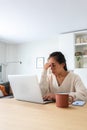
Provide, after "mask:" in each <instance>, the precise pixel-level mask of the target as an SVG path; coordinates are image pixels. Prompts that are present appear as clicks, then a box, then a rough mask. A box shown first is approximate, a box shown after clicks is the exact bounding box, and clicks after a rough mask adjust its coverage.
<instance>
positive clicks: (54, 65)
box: [48, 57, 65, 75]
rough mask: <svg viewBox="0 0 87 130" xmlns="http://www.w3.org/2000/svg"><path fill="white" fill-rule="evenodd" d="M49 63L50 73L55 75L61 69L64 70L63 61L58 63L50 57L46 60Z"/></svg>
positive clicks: (59, 72)
mask: <svg viewBox="0 0 87 130" xmlns="http://www.w3.org/2000/svg"><path fill="white" fill-rule="evenodd" d="M48 62H49V64H50V67H51V70H52V73H53V74H54V75H57V74H61V72H62V70H64V65H65V64H64V63H62V64H59V63H58V62H57V61H56V60H55V59H54V58H53V57H51V58H50V59H49V60H48Z"/></svg>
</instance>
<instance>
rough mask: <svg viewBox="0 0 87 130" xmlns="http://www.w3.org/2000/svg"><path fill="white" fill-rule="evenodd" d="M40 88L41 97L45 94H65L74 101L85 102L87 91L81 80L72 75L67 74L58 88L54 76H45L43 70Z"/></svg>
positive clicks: (45, 71)
mask: <svg viewBox="0 0 87 130" xmlns="http://www.w3.org/2000/svg"><path fill="white" fill-rule="evenodd" d="M39 85H40V88H41V91H42V95H43V96H44V95H46V94H47V93H50V92H51V93H54V94H55V93H57V92H65V93H69V95H71V96H73V97H74V100H84V101H87V90H86V88H85V86H84V84H83V82H82V81H81V78H80V77H79V76H78V75H77V74H75V73H73V72H69V73H68V75H67V76H66V77H65V79H64V80H63V82H62V84H61V85H60V86H59V85H58V82H57V80H56V77H55V75H54V74H52V73H51V74H47V70H43V72H42V75H41V80H40V84H39Z"/></svg>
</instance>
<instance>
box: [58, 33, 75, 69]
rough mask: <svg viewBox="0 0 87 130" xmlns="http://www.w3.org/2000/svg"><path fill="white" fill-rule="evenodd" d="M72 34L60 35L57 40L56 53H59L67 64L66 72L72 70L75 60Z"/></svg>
mask: <svg viewBox="0 0 87 130" xmlns="http://www.w3.org/2000/svg"><path fill="white" fill-rule="evenodd" d="M74 43H75V40H74V34H73V33H68V34H60V35H59V38H58V48H59V50H58V51H61V52H62V53H63V54H64V56H65V58H66V63H67V68H68V70H74V68H75V66H74V64H75V60H74V53H75V52H74Z"/></svg>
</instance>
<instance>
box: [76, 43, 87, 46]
mask: <svg viewBox="0 0 87 130" xmlns="http://www.w3.org/2000/svg"><path fill="white" fill-rule="evenodd" d="M83 45H87V43H76V44H75V46H83Z"/></svg>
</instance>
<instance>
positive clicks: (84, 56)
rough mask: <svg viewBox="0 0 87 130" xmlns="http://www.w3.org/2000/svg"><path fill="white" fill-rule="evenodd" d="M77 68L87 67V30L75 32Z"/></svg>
mask: <svg viewBox="0 0 87 130" xmlns="http://www.w3.org/2000/svg"><path fill="white" fill-rule="evenodd" d="M75 68H87V32H80V33H76V34H75Z"/></svg>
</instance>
